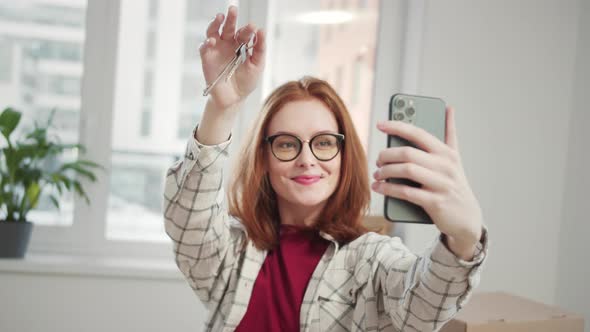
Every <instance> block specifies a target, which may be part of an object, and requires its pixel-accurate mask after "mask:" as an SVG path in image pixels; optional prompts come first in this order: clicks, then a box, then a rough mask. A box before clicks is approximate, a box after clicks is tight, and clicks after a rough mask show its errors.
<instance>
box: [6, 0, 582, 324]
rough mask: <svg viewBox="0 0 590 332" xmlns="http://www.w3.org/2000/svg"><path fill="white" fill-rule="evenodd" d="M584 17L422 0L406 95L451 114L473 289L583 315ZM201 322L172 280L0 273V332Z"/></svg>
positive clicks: (562, 10)
mask: <svg viewBox="0 0 590 332" xmlns="http://www.w3.org/2000/svg"><path fill="white" fill-rule="evenodd" d="M581 3H584V5H583V8H584V11H583V14H582V15H583V16H582V17H581V16H580V15H579V12H580V9H581V8H582V6H581V5H580V4H581ZM588 12H589V10H588V4H587V2H585V1H584V0H580V1H576V0H568V1H559V0H543V1H535V0H521V1H518V2H513V1H509V0H502V1H475V2H474V1H470V0H463V1H459V0H448V1H444V2H442V1H429V2H428V7H427V17H426V23H427V26H426V27H425V28H426V30H425V35H424V41H423V46H424V53H423V55H422V57H423V58H422V61H423V66H422V68H421V76H420V79H419V93H422V94H428V95H435V96H440V97H443V98H444V99H446V100H447V101H448V103H449V104H452V105H454V106H455V107H456V110H457V126H458V134H459V141H460V145H461V152H462V156H463V162H464V165H465V168H466V171H467V175H468V177H469V179H470V182H471V185H472V187H473V189H474V191H475V193H476V195H477V196H478V198H479V199H480V202H481V204H482V208H483V210H484V215H485V218H486V223H487V224H488V226H489V228H490V239H491V251H490V256H489V260H488V262H487V264H486V268H485V272H484V275H483V276H482V282H481V287H480V289H479V290H505V291H509V292H513V293H516V294H520V295H523V296H526V297H529V298H533V299H536V300H539V301H543V302H546V303H556V304H559V305H563V306H566V307H568V308H570V309H572V310H575V311H578V312H582V311H583V310H586V315H588V311H587V310H588V309H587V308H590V302H589V298H590V295H589V294H588V289H590V287H588V286H585V284H584V283H583V282H582V280H583V279H584V280H588V277H589V272H588V267H587V266H586V265H584V264H583V263H582V262H585V261H587V259H584V258H585V257H584V256H583V254H582V253H583V252H588V251H589V250H590V245H589V241H586V240H585V238H584V236H585V235H586V234H589V232H588V230H589V229H588V228H589V226H588V224H587V221H588V220H587V219H588V218H587V217H586V218H585V217H584V216H583V212H584V211H587V209H588V208H587V205H588V202H587V197H588V195H587V194H585V192H584V191H583V190H584V189H585V188H587V187H588V184H589V183H588V175H586V174H585V169H588V168H589V167H588V164H589V163H588V148H587V146H585V145H583V143H584V142H588V141H590V137H589V136H590V135H589V134H588V133H587V132H586V133H584V132H583V129H585V128H584V127H585V125H587V124H588V123H589V122H588V120H589V119H588V114H587V108H588V107H587V106H585V105H584V101H585V100H583V98H584V97H585V93H587V92H588V91H589V89H588V86H589V79H588V70H589V69H588V60H586V59H588V58H590V52H589V51H588V31H590V27H589V23H588V21H589V19H590V15H589V14H588ZM584 21H585V22H584ZM579 23H581V24H579ZM581 32H583V33H581ZM570 134H571V136H570ZM583 166H586V167H585V168H583ZM584 230H586V232H584ZM406 236H407V240H406V242H407V244H408V245H409V246H410V247H411V248H413V249H414V250H419V249H420V248H422V247H423V246H424V245H425V244H427V243H429V242H430V241H431V239H432V236H433V230H432V228H430V229H428V228H427V227H424V226H414V225H411V226H407V227H406ZM576 264H577V265H576ZM558 267H559V268H560V269H561V270H562V272H559V273H558V272H557V271H558V270H557V269H558ZM581 295H585V296H581ZM585 308H586V309H585ZM203 320H204V310H203V307H202V305H200V304H199V303H198V301H197V298H196V296H194V295H193V293H192V291H191V290H190V288H189V287H188V286H187V285H186V284H185V283H184V282H183V281H182V280H180V279H179V280H158V279H153V280H148V279H140V280H134V279H127V278H114V277H113V278H102V277H88V276H86V277H74V276H56V275H47V274H29V273H26V274H13V273H6V272H0V331H40V330H46V331H130V330H142V331H162V330H174V331H189V330H190V331H198V330H200V327H201V325H200V324H201V322H202V321H203ZM588 320H590V317H588V316H587V323H586V325H587V326H588V325H590V323H588Z"/></svg>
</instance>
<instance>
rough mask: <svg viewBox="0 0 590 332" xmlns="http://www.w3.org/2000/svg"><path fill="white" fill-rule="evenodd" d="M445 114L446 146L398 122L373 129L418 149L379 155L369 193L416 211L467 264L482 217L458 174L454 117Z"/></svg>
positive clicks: (464, 179)
mask: <svg viewBox="0 0 590 332" xmlns="http://www.w3.org/2000/svg"><path fill="white" fill-rule="evenodd" d="M446 113H447V117H446V134H445V143H446V144H445V143H443V142H441V141H440V140H439V139H437V138H436V137H435V136H433V135H431V134H430V133H429V132H427V131H425V130H423V129H422V128H419V127H416V126H414V125H411V124H408V123H404V122H402V121H385V122H381V123H379V124H378V125H377V128H378V129H379V130H381V131H382V132H384V133H386V134H388V135H396V136H399V137H401V138H403V139H406V140H408V141H410V142H412V143H413V144H415V145H416V146H417V147H419V148H420V149H417V148H414V147H411V146H404V147H391V148H386V149H384V150H382V151H381V153H379V157H378V159H377V167H378V170H377V171H376V172H375V173H374V174H373V176H374V178H375V180H376V182H374V183H373V184H372V189H373V190H374V191H376V192H378V193H381V194H383V195H386V196H391V197H395V198H399V199H403V200H406V201H409V202H412V203H414V204H416V205H420V206H421V207H422V208H423V209H424V210H425V211H426V212H427V213H428V215H429V216H430V217H431V219H432V221H433V222H434V224H435V225H436V227H437V228H438V229H439V230H440V231H441V233H443V234H445V235H446V236H447V245H448V246H449V247H450V249H451V250H452V251H453V252H454V253H455V254H456V255H457V256H459V257H461V258H463V259H465V260H471V259H472V257H473V253H474V249H475V245H476V244H477V243H478V242H479V240H480V238H481V235H482V231H483V229H482V227H483V216H482V212H481V208H480V206H479V202H478V201H477V199H476V197H475V195H474V194H473V191H472V190H471V187H470V185H469V183H468V181H467V177H466V176H465V171H464V170H463V165H462V162H461V156H460V153H459V147H458V139H457V133H456V127H455V111H454V109H453V108H451V107H447V109H446ZM388 178H406V179H410V180H412V181H415V182H417V183H420V184H422V187H412V186H408V185H403V184H396V183H389V182H387V181H386V180H387V179H388Z"/></svg>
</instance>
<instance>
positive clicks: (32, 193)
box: [0, 108, 104, 258]
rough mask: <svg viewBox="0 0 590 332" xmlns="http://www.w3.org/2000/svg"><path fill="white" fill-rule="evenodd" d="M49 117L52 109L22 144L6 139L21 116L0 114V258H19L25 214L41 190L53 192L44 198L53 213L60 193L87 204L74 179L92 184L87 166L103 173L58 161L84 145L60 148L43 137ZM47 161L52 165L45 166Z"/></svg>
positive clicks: (82, 163) (26, 231)
mask: <svg viewBox="0 0 590 332" xmlns="http://www.w3.org/2000/svg"><path fill="white" fill-rule="evenodd" d="M54 114H55V110H53V111H52V112H51V114H50V116H49V119H48V121H47V124H46V125H45V126H40V125H39V124H38V123H37V122H36V121H35V124H34V128H32V129H31V130H30V131H28V132H24V133H23V136H24V140H23V139H21V140H19V141H17V142H13V141H11V138H10V135H11V134H12V133H13V131H14V130H15V128H16V127H17V126H18V124H19V122H20V120H21V116H22V114H21V113H20V112H18V111H16V110H14V109H12V108H6V109H4V111H3V112H2V113H1V114H0V132H1V133H2V136H4V139H5V141H6V144H0V147H2V148H1V149H0V257H4V258H7V257H9V258H22V257H24V255H25V252H26V249H27V247H28V242H29V239H30V236H31V232H32V229H33V223H32V222H30V221H29V220H27V214H28V213H29V211H31V210H33V209H34V208H35V207H36V206H37V204H38V202H39V198H40V197H41V193H42V192H43V190H44V189H46V188H51V187H53V188H55V189H57V192H58V193H59V194H58V195H55V194H53V195H51V196H50V197H49V198H50V199H51V202H52V203H53V205H55V206H56V207H57V208H58V209H59V201H58V197H56V196H60V195H62V194H63V192H64V190H66V191H72V190H75V191H76V192H77V193H78V195H80V196H82V197H84V198H85V200H86V203H87V204H90V200H89V198H88V196H87V195H86V192H85V191H84V190H83V188H82V185H81V183H80V182H79V181H78V180H77V178H76V175H79V176H82V177H85V178H87V179H89V180H90V181H92V182H95V181H96V176H95V175H94V173H93V172H92V171H91V168H101V169H104V168H103V167H102V166H100V165H98V164H96V163H94V162H91V161H88V160H77V161H74V162H68V163H62V162H59V159H58V157H60V156H61V155H62V153H63V152H64V151H67V150H71V149H78V150H79V151H82V152H84V151H85V147H84V146H83V145H81V144H61V143H60V142H59V140H54V139H51V138H50V137H49V135H48V129H49V128H50V127H51V125H52V120H53V116H54ZM50 163H52V165H51V166H52V167H49V164H50ZM55 165H57V167H56V166H55Z"/></svg>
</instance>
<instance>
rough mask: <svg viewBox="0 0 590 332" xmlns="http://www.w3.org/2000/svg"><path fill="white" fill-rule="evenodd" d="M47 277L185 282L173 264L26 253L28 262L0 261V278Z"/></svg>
mask: <svg viewBox="0 0 590 332" xmlns="http://www.w3.org/2000/svg"><path fill="white" fill-rule="evenodd" d="M2 273H19V274H48V275H62V276H81V277H105V278H125V279H128V278H132V279H155V280H183V278H184V277H183V276H182V273H181V272H180V271H179V270H178V267H177V266H176V264H175V263H174V261H173V260H172V259H171V260H164V259H139V258H120V257H91V256H75V255H59V254H38V253H27V255H26V256H25V258H22V259H10V258H0V274H2Z"/></svg>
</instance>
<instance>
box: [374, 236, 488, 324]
mask: <svg viewBox="0 0 590 332" xmlns="http://www.w3.org/2000/svg"><path fill="white" fill-rule="evenodd" d="M442 240H443V239H442V234H441V235H439V236H438V237H437V239H436V240H435V242H434V244H433V245H432V246H431V247H430V248H429V249H428V250H427V251H426V253H425V254H424V255H422V256H416V255H414V254H412V253H411V252H410V251H409V250H408V249H407V248H406V247H405V246H404V245H403V244H402V243H401V241H399V238H393V239H392V241H386V242H385V243H383V245H380V247H379V248H378V249H377V250H378V252H376V254H375V261H374V264H376V265H378V268H377V269H378V270H381V271H382V272H381V273H376V274H375V278H376V279H378V280H375V282H376V283H377V284H379V285H380V288H381V290H382V291H381V294H380V295H381V296H382V300H383V303H384V305H385V309H386V310H387V311H388V313H389V315H390V316H391V319H392V320H393V324H394V326H395V327H396V328H397V329H398V330H400V331H416V330H417V331H438V330H439V329H440V328H441V327H442V326H444V324H445V323H446V322H447V321H449V320H450V319H451V318H453V317H454V316H455V315H456V314H457V312H458V311H459V310H460V309H461V308H462V307H463V306H464V305H465V304H466V303H467V301H468V299H469V298H470V297H471V295H472V293H473V290H474V288H475V287H476V286H477V285H478V284H479V279H480V274H481V269H482V264H483V262H484V261H485V258H486V256H487V251H488V230H487V227H485V226H484V228H483V232H482V237H481V240H480V242H479V243H478V244H477V246H476V253H475V256H474V258H473V259H472V260H471V261H464V260H462V259H460V258H458V257H457V256H456V255H455V254H454V253H452V252H451V251H450V250H449V249H448V248H447V247H446V246H445V245H444V243H443V241H442Z"/></svg>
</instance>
